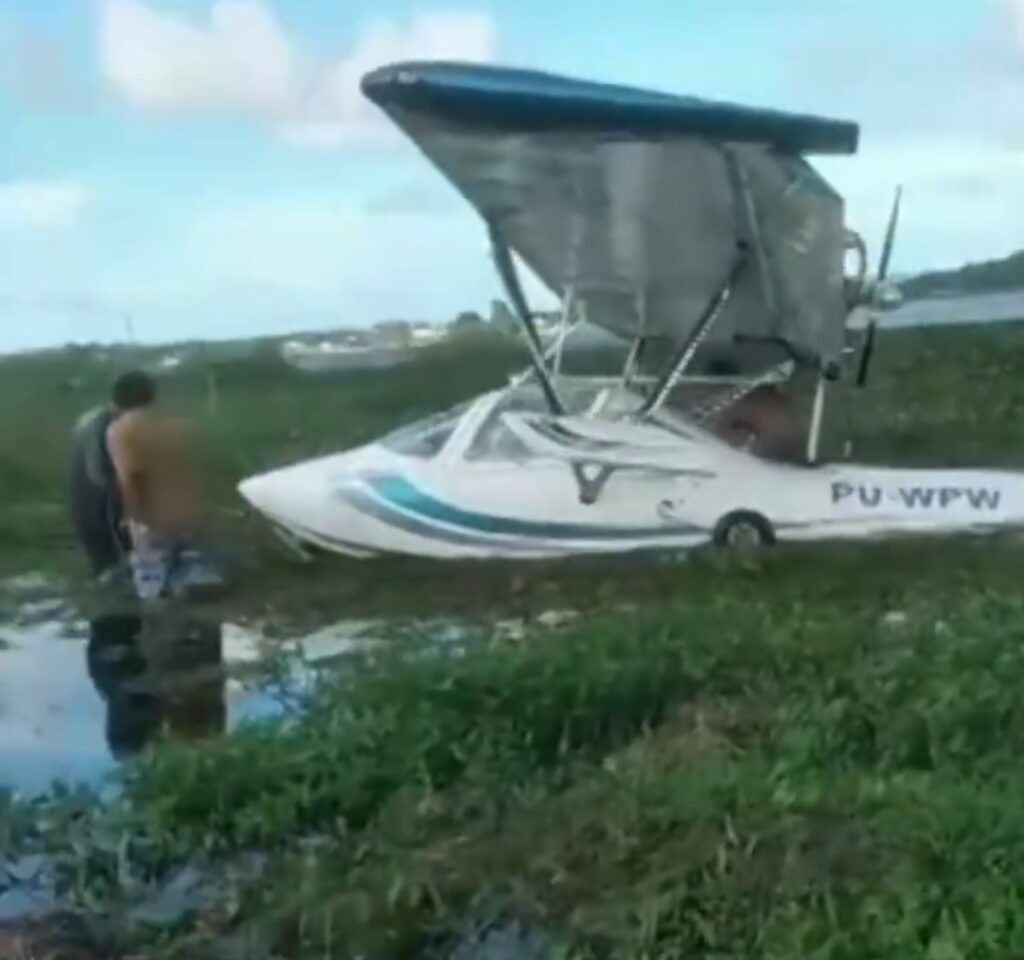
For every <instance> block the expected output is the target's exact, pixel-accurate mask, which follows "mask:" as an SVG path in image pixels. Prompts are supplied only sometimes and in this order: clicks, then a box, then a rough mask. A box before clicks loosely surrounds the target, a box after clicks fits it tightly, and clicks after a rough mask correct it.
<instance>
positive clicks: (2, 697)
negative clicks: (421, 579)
mask: <svg viewBox="0 0 1024 960" xmlns="http://www.w3.org/2000/svg"><path fill="white" fill-rule="evenodd" d="M571 616H572V614H571V613H565V612H557V611H548V612H547V613H544V614H541V615H540V616H539V618H538V620H539V622H540V623H541V624H547V625H554V624H556V623H558V622H561V621H563V620H565V618H566V617H570V618H571ZM496 629H497V630H498V631H499V632H501V631H504V632H506V633H509V632H511V633H513V634H514V633H516V632H517V631H522V630H524V629H525V626H524V624H522V623H520V622H519V621H514V620H513V621H502V622H500V623H499V624H498V626H497V628H496ZM403 631H405V632H411V633H415V634H416V635H418V636H419V637H421V638H422V637H423V636H426V637H428V638H429V640H430V642H431V643H435V642H436V643H452V642H465V641H469V640H472V638H474V637H475V636H477V635H478V634H480V635H482V634H484V633H487V632H489V631H488V628H487V627H486V626H485V625H484V624H481V623H479V622H470V621H467V620H460V619H454V618H450V617H435V618H427V619H413V618H406V619H390V620H386V619H362V620H340V621H335V622H331V623H329V624H327V625H326V626H323V627H321V628H320V629H317V630H315V631H313V632H305V633H298V634H295V635H281V634H277V633H267V632H264V630H263V629H262V628H261V627H260V626H258V625H251V624H250V625H244V626H243V625H240V624H237V623H232V622H223V621H221V620H218V619H216V618H215V616H214V615H213V614H212V613H210V612H209V611H202V610H199V609H178V610H163V611H159V612H156V613H149V614H145V615H140V613H139V612H138V611H137V610H134V609H129V608H123V607H122V608H118V607H114V608H104V607H100V609H99V610H98V611H93V612H92V613H91V614H87V613H83V612H82V611H80V610H78V609H76V608H75V607H73V606H71V605H70V604H68V603H67V602H66V601H65V600H64V599H62V598H61V596H60V595H59V593H58V592H57V589H56V585H54V584H50V583H48V582H47V581H45V580H44V579H42V578H40V577H35V576H32V575H29V576H24V577H18V578H14V579H12V580H6V581H0V790H3V789H9V790H12V791H15V792H17V793H19V794H22V795H23V796H30V795H34V794H41V793H44V792H46V791H48V790H50V789H51V788H52V787H53V786H54V784H55V783H61V784H64V785H66V786H69V787H74V786H78V785H87V786H92V787H99V786H102V785H103V784H104V782H105V781H106V780H108V779H109V775H110V774H112V773H114V772H115V771H116V770H117V769H118V767H119V765H120V764H122V763H125V762H130V761H131V759H132V757H134V756H136V755H137V754H138V753H139V752H140V751H142V750H144V749H145V748H146V747H147V746H148V745H150V744H151V743H153V741H154V740H155V739H157V738H158V737H160V736H170V737H173V738H176V739H184V740H191V741H197V740H198V741H201V740H203V739H206V738H209V737H215V736H220V735H223V734H226V733H229V732H230V731H232V730H234V729H235V728H237V727H238V725H239V724H243V723H246V722H248V721H252V720H259V719H262V718H270V717H274V716H281V715H282V714H284V713H286V712H287V711H288V710H289V709H294V707H295V704H296V702H297V701H298V698H300V697H301V694H302V691H303V689H304V688H305V687H306V686H307V685H308V684H309V683H310V682H311V681H312V680H313V679H314V678H315V676H316V674H317V672H318V671H321V670H324V669H338V668H339V665H340V664H341V662H342V661H343V660H344V658H345V656H346V655H349V654H351V653H353V652H355V651H358V650H361V649H365V648H366V647H367V646H368V645H370V644H374V643H383V642H391V641H393V640H394V639H395V638H396V636H400V635H401V634H402V632H403Z"/></svg>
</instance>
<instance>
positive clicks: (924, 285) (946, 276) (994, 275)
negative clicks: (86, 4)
mask: <svg viewBox="0 0 1024 960" xmlns="http://www.w3.org/2000/svg"><path fill="white" fill-rule="evenodd" d="M900 289H901V290H902V291H903V295H904V296H905V297H907V298H908V299H914V298H915V297H929V296H936V295H941V294H968V293H989V292H995V291H997V290H1019V289H1024V250H1021V251H1018V252H1017V253H1012V254H1010V256H1008V257H1003V258H1002V259H999V260H986V261H983V262H981V263H968V264H965V265H964V266H962V267H959V268H957V269H955V270H934V271H931V272H929V273H922V274H919V275H918V276H916V277H911V278H910V279H908V280H905V281H903V282H902V283H901V284H900Z"/></svg>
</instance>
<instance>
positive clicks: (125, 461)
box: [107, 422, 146, 522]
mask: <svg viewBox="0 0 1024 960" xmlns="http://www.w3.org/2000/svg"><path fill="white" fill-rule="evenodd" d="M141 439H142V438H141V437H139V435H138V433H137V431H136V430H134V429H132V425H131V424H128V423H124V422H115V423H114V424H113V425H112V426H111V427H110V430H109V431H108V434H107V446H108V448H109V450H110V459H111V460H112V461H113V464H114V472H115V474H116V475H117V483H118V487H119V489H120V492H121V500H122V502H123V504H124V512H125V515H126V516H127V517H129V518H130V519H132V520H139V521H142V522H145V521H146V491H145V458H144V455H143V450H142V449H141Z"/></svg>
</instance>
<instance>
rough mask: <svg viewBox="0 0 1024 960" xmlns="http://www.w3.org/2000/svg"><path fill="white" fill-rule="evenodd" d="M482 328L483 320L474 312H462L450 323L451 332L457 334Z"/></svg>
mask: <svg viewBox="0 0 1024 960" xmlns="http://www.w3.org/2000/svg"><path fill="white" fill-rule="evenodd" d="M483 326H486V324H485V323H484V318H483V317H481V316H480V314H479V313H477V312H476V311H475V310H463V311H462V313H460V314H459V315H458V316H457V317H456V318H455V320H454V321H452V330H454V331H456V332H458V333H461V332H464V331H467V330H479V329H480V328H481V327H483Z"/></svg>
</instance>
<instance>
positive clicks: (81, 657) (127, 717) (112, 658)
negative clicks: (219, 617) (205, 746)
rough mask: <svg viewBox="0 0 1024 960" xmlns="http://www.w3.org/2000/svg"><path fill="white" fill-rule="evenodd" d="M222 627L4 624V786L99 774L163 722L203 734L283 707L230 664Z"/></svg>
mask: <svg viewBox="0 0 1024 960" xmlns="http://www.w3.org/2000/svg"><path fill="white" fill-rule="evenodd" d="M225 632H227V633H228V634H229V636H230V633H231V631H230V629H226V628H225V626H224V625H221V624H216V623H209V622H206V623H198V624H197V623H192V624H186V625H184V627H183V628H182V629H181V630H180V631H179V632H178V635H177V636H176V637H171V636H169V635H163V636H161V635H159V634H158V633H157V631H156V630H154V629H152V628H151V627H150V626H148V625H146V624H143V623H141V622H140V621H139V620H138V619H137V618H136V617H134V616H129V615H123V616H115V615H111V616H108V617H105V618H97V620H94V621H92V622H91V623H88V622H86V623H79V622H74V621H72V622H70V623H69V622H67V621H60V620H44V621H41V622H34V623H32V624H29V625H23V624H15V625H13V626H7V627H5V628H0V638H2V641H3V642H2V643H0V787H6V788H9V789H13V790H16V791H18V792H20V793H23V794H34V793H40V792H43V791H45V790H47V789H49V788H50V787H51V786H52V785H53V784H54V782H57V781H59V782H63V783H67V784H77V783H88V784H95V783H97V782H99V781H100V780H102V779H103V778H104V777H105V775H106V774H108V773H110V772H112V771H113V770H114V769H115V768H116V767H117V766H118V764H119V763H120V762H121V761H122V760H124V759H127V758H129V757H131V756H132V755H134V754H136V753H138V752H139V751H140V750H141V749H142V748H143V747H145V746H146V745H147V744H148V743H149V742H150V741H152V740H153V738H154V737H156V736H157V735H158V734H159V733H160V732H162V731H164V730H170V731H171V732H172V733H174V734H177V735H180V736H184V737H189V738H201V737H204V736H213V735H217V734H220V733H223V732H225V731H227V730H230V729H232V728H234V727H236V726H237V725H238V724H239V723H241V722H243V721H245V720H248V719H255V718H259V717H264V716H272V715H274V714H276V713H279V712H280V711H281V710H282V709H283V706H282V704H281V702H280V699H279V698H277V697H276V696H275V695H273V694H271V693H269V692H267V691H265V690H262V689H260V687H259V686H258V685H254V684H252V683H245V682H244V681H241V680H238V679H235V678H233V677H232V676H231V664H230V662H229V661H228V660H227V659H226V658H225V657H224V648H225V644H224V634H225ZM236 632H237V628H236ZM175 640H176V641H177V642H176V643H175V642H174V641H175Z"/></svg>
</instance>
